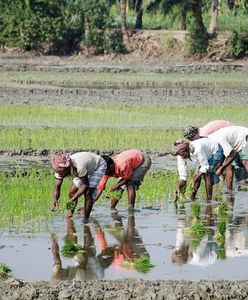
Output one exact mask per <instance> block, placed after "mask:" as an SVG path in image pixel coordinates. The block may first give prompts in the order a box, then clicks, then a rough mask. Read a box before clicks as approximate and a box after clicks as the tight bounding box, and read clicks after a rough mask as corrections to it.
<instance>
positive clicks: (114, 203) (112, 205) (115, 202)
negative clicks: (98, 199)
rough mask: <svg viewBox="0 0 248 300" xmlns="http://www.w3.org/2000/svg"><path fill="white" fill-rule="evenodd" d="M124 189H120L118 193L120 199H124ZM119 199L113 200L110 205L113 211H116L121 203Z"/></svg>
mask: <svg viewBox="0 0 248 300" xmlns="http://www.w3.org/2000/svg"><path fill="white" fill-rule="evenodd" d="M123 191H124V190H123V189H119V190H118V192H119V193H120V197H119V199H121V197H122V194H123ZM119 199H115V198H112V199H111V203H110V208H111V209H113V210H114V209H115V207H116V205H117V203H118V202H119Z"/></svg>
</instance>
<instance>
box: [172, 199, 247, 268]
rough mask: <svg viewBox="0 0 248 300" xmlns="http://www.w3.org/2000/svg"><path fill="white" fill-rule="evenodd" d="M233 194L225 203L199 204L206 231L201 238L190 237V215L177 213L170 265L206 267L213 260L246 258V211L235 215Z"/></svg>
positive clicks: (184, 212) (201, 220)
mask: <svg viewBox="0 0 248 300" xmlns="http://www.w3.org/2000/svg"><path fill="white" fill-rule="evenodd" d="M234 207H235V197H234V194H233V193H229V194H227V195H226V199H225V201H218V202H207V203H201V214H200V222H201V224H204V226H205V227H206V228H207V229H208V234H207V235H206V236H204V237H203V238H199V240H196V238H192V237H190V236H189V235H188V234H186V232H189V230H188V229H189V228H190V226H191V225H192V213H191V214H190V213H187V214H186V210H182V209H181V210H177V211H176V213H177V218H178V223H177V233H176V247H175V251H174V252H173V253H172V255H171V261H172V263H173V264H175V265H178V266H182V265H183V264H190V265H195V266H201V267H206V266H210V265H213V264H215V262H216V261H217V260H225V259H228V258H233V257H241V256H248V212H247V211H246V212H245V213H242V214H240V213H239V214H238V215H236V213H235V210H234Z"/></svg>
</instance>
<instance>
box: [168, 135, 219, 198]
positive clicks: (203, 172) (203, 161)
mask: <svg viewBox="0 0 248 300" xmlns="http://www.w3.org/2000/svg"><path fill="white" fill-rule="evenodd" d="M172 154H173V155H178V156H180V157H181V158H182V159H183V161H182V165H180V171H181V172H182V173H185V174H186V173H187V163H186V159H187V158H188V159H191V158H194V159H195V161H196V163H197V165H199V169H198V171H197V172H196V173H195V174H194V177H193V182H192V186H193V188H194V191H193V192H192V194H191V199H192V200H194V199H195V196H196V192H197V190H198V188H199V186H200V179H201V177H203V178H204V180H205V189H206V195H207V199H211V198H212V187H213V184H215V183H217V182H218V178H217V176H215V173H214V172H215V168H216V167H217V166H218V165H219V164H220V163H221V162H222V160H223V150H222V147H221V146H220V145H219V144H217V143H216V142H215V141H212V140H210V139H209V138H200V139H197V140H194V141H192V142H190V143H188V142H186V141H183V140H179V141H176V142H175V143H174V146H173V148H172Z"/></svg>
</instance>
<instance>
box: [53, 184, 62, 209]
mask: <svg viewBox="0 0 248 300" xmlns="http://www.w3.org/2000/svg"><path fill="white" fill-rule="evenodd" d="M62 183H63V179H55V186H54V189H53V199H52V204H51V210H52V211H55V210H56V209H57V205H58V201H59V197H60V190H61V186H62Z"/></svg>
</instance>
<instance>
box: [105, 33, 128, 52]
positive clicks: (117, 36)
mask: <svg viewBox="0 0 248 300" xmlns="http://www.w3.org/2000/svg"><path fill="white" fill-rule="evenodd" d="M104 50H106V51H107V52H112V53H124V52H125V46H124V44H123V36H122V32H121V30H118V29H115V30H106V32H105V35H104Z"/></svg>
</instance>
